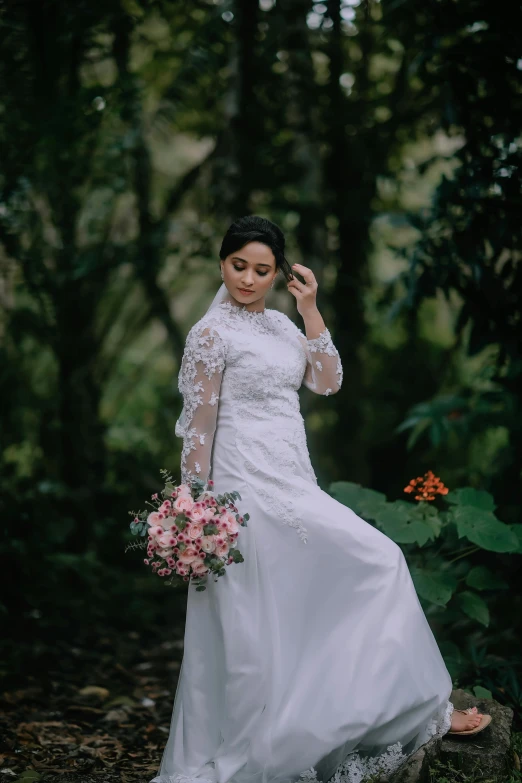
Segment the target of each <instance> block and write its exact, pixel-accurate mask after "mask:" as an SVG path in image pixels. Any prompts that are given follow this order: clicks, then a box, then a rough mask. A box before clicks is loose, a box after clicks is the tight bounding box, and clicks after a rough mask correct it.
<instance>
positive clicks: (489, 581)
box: [466, 566, 508, 590]
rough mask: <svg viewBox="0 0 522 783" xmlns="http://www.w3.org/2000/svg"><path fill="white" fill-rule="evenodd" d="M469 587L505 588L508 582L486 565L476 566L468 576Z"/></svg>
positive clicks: (476, 588) (482, 588)
mask: <svg viewBox="0 0 522 783" xmlns="http://www.w3.org/2000/svg"><path fill="white" fill-rule="evenodd" d="M466 584H467V585H468V587H474V588H475V590H504V589H505V588H506V587H507V586H508V584H507V582H505V581H504V580H503V579H501V578H500V577H498V576H495V574H494V573H493V572H492V571H490V570H489V568H486V566H475V567H474V568H472V569H471V571H470V572H469V573H468V575H467V577H466Z"/></svg>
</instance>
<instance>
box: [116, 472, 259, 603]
mask: <svg viewBox="0 0 522 783" xmlns="http://www.w3.org/2000/svg"><path fill="white" fill-rule="evenodd" d="M161 473H162V475H163V478H164V487H163V489H162V490H161V492H159V493H155V494H154V495H152V498H151V500H152V502H150V501H147V505H148V506H150V507H151V508H152V510H151V511H139V512H137V513H136V512H134V511H129V514H131V515H132V516H133V517H134V518H133V520H132V522H131V523H130V529H131V532H132V533H133V535H135V536H137V535H140V536H143V537H144V536H148V541H147V542H145V541H143V542H141V541H140V542H136V543H132V544H129V545H128V546H127V548H126V549H125V551H127V550H128V549H146V550H147V557H146V558H145V559H144V561H143V562H144V563H145V565H146V566H150V568H151V569H152V572H153V573H155V574H157V575H158V576H160V577H169V579H168V580H167V584H171V585H176V584H180V583H181V582H182V581H184V582H188V581H189V580H192V582H193V583H194V584H196V585H197V587H196V590H205V589H206V588H205V585H204V583H205V582H206V578H207V577H208V575H209V574H214V575H215V577H216V578H215V580H214V581H217V577H219V576H223V575H224V573H225V566H226V565H230V564H231V563H242V562H243V560H244V558H243V555H242V554H241V552H240V551H239V549H237V547H236V546H235V543H236V540H237V537H238V535H239V529H240V527H241V526H243V527H246V524H247V521H248V519H249V515H248V514H244V515H243V516H241V515H240V514H239V513H238V509H237V507H236V506H235V504H234V501H235V500H237V499H239V500H241V495H240V494H239V492H226V493H225V494H223V495H216V494H215V493H214V491H213V490H212V487H213V486H214V483H213V482H212V481H208V482H207V484H208V489H205V484H204V482H203V481H201V480H200V479H198V478H195V479H193V480H192V481H191V484H190V485H189V484H179V485H176V484H175V483H174V482H173V480H172V476H171V475H170V474H169V473H168V472H167V471H166V470H162V471H161Z"/></svg>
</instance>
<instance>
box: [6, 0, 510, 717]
mask: <svg viewBox="0 0 522 783" xmlns="http://www.w3.org/2000/svg"><path fill="white" fill-rule="evenodd" d="M498 10H499V9H498V6H496V5H495V4H491V3H490V2H487V0H469V2H466V3H458V2H456V1H455V0H432V1H431V2H428V3H415V2H406V1H405V0H381V2H377V0H373V2H367V3H360V2H359V0H324V2H311V0H277V1H276V0H191V2H189V3H187V2H178V0H170V2H163V1H162V0H150V2H144V1H143V2H140V0H103V2H102V1H101V0H89V2H85V1H84V0H76V2H75V3H73V4H71V3H66V2H64V0H53V1H52V2H44V3H39V2H26V3H23V2H4V3H3V4H2V7H1V9H0V30H1V33H2V54H1V62H0V82H1V84H2V96H1V98H0V143H1V148H2V155H1V163H0V399H1V410H0V421H1V433H0V437H1V442H0V515H1V520H2V525H1V538H0V553H1V558H2V567H1V568H2V570H1V573H2V579H3V582H4V587H3V589H2V594H1V595H0V612H1V618H0V619H1V621H2V626H3V630H4V633H3V643H2V648H1V650H0V656H1V660H0V669H1V674H2V675H3V676H5V677H8V678H9V679H10V681H11V682H16V681H18V680H23V678H24V673H25V672H26V671H27V666H28V665H29V664H30V665H31V666H33V667H37V668H42V667H43V669H45V667H47V666H50V665H52V663H53V662H54V661H55V660H56V658H57V657H60V656H62V655H63V654H64V650H69V649H71V645H72V646H73V648H74V649H78V648H79V647H81V646H82V645H83V646H84V647H85V646H89V645H91V644H92V645H96V644H97V643H98V641H99V639H100V638H102V637H104V636H106V635H107V634H109V636H111V635H114V636H119V637H121V638H123V637H126V635H127V637H128V638H130V639H131V640H134V642H132V643H133V644H135V645H136V646H137V645H138V644H139V646H140V647H146V646H147V644H148V643H149V641H150V640H154V639H157V638H160V637H161V636H162V634H163V635H164V636H168V634H169V629H170V628H173V627H177V628H178V629H182V625H183V613H184V604H185V599H186V592H185V591H184V590H183V589H180V590H168V589H167V588H166V587H165V586H164V585H162V584H161V583H160V582H161V580H160V579H159V578H158V579H156V578H153V577H152V576H151V575H150V574H149V573H148V572H147V570H146V569H145V567H144V566H143V565H142V564H141V562H140V558H139V557H138V556H136V553H135V552H132V551H131V552H128V553H127V554H124V548H125V544H126V542H127V541H129V540H130V539H131V538H132V536H131V535H130V532H129V521H130V517H129V516H128V511H129V510H130V509H136V508H142V507H143V504H144V499H145V498H147V497H149V496H150V494H151V493H152V492H154V491H156V490H157V489H158V488H159V486H160V485H161V481H160V473H159V471H160V469H161V468H165V469H168V470H170V471H171V472H172V473H173V475H174V476H176V475H178V473H179V457H180V441H179V439H177V438H176V437H175V435H174V425H175V421H176V418H177V416H178V414H179V412H180V409H181V399H180V396H179V393H178V390H177V371H178V367H179V363H180V360H181V356H182V352H183V345H184V339H185V336H186V333H187V331H188V329H189V328H190V326H191V325H192V324H193V323H194V322H195V321H196V320H197V319H198V318H199V317H200V316H201V315H202V314H203V313H204V311H205V310H206V308H207V306H208V304H209V302H210V300H211V298H212V297H213V295H214V293H215V291H216V290H217V288H218V286H219V284H220V282H221V281H220V276H219V264H218V249H219V245H220V242H221V238H222V236H223V234H224V232H225V231H226V229H227V227H228V225H229V224H230V223H231V222H232V221H233V220H234V219H236V218H237V217H240V216H242V215H246V214H251V213H253V214H259V215H263V216H266V217H268V218H270V219H272V220H274V221H275V222H276V223H278V224H279V225H280V226H281V227H282V228H283V230H284V231H285V233H286V235H287V241H288V253H287V256H288V258H289V260H290V262H291V263H292V262H294V261H299V262H300V263H303V264H305V265H307V266H309V267H311V268H312V269H313V271H314V273H315V275H316V277H317V279H318V281H319V307H320V310H321V312H322V314H323V316H324V318H325V321H326V323H327V325H328V326H329V327H330V329H331V332H332V335H333V338H334V342H335V344H336V346H337V347H338V349H339V351H340V354H341V357H342V361H343V366H344V378H345V380H344V384H343V387H342V389H341V391H340V392H339V393H338V394H336V395H333V396H331V397H328V398H320V397H318V396H317V395H313V394H312V393H310V392H309V391H307V390H305V389H303V390H302V392H301V395H302V397H301V401H302V409H303V414H304V417H305V422H306V427H307V432H308V438H309V446H310V451H311V457H312V462H313V464H314V467H315V468H316V473H317V475H318V479H319V483H320V485H321V486H322V487H323V488H324V489H325V490H327V491H330V492H332V494H334V496H336V497H338V498H339V499H340V500H341V501H342V502H346V503H347V504H348V505H350V506H351V507H352V508H354V509H355V510H356V511H357V512H358V513H360V514H361V515H362V516H364V517H365V518H366V519H368V521H370V522H371V523H372V524H377V525H378V526H379V527H380V528H381V529H383V530H384V531H385V532H386V533H387V534H388V535H391V537H392V538H394V539H395V540H396V541H397V542H398V543H400V544H401V546H403V549H404V551H405V553H406V556H407V558H408V561H409V563H410V567H411V569H412V574H413V575H414V581H415V584H416V587H417V590H418V593H419V596H420V598H421V601H422V603H423V606H424V608H425V611H426V613H427V615H428V619H429V620H430V623H431V625H432V627H433V629H434V632H435V634H436V637H437V640H438V642H439V644H440V645H441V649H442V651H443V654H444V656H445V659H446V661H447V664H448V667H449V668H450V671H451V673H452V676H453V678H454V682H455V684H456V685H461V686H463V687H466V688H468V689H470V690H475V692H476V693H477V694H483V695H484V693H492V694H493V695H494V696H495V698H497V699H499V700H500V701H502V702H503V703H507V704H509V705H510V706H512V707H513V708H514V709H515V710H516V711H517V714H518V715H520V710H521V709H522V680H521V674H520V672H521V653H520V634H521V624H522V620H521V618H522V599H521V593H520V588H519V584H518V569H519V568H520V562H521V560H520V555H521V553H522V534H521V530H522V510H521V509H522V505H521V481H520V478H521V467H522V350H521V342H522V319H521V315H522V264H521V252H522V220H521V219H520V215H521V209H522V196H521V193H522V189H521V183H522V168H521V163H522V33H521V31H522V23H521V22H522V19H521V11H520V6H519V4H518V3H514V2H510V0H507V1H506V2H505V3H503V4H502V13H498ZM267 304H268V306H269V307H275V308H277V309H281V310H283V311H284V312H286V313H288V314H289V315H290V317H292V318H293V319H294V320H295V321H296V323H298V325H300V319H299V315H298V313H297V311H296V309H295V303H294V302H293V299H292V298H291V297H290V296H289V295H288V293H287V291H286V288H285V286H284V285H283V284H281V283H280V284H279V287H276V288H275V289H274V291H273V292H272V293H271V294H270V301H269V302H267ZM428 470H433V471H434V472H435V474H436V475H437V476H439V477H440V478H441V479H442V481H443V482H444V484H445V486H446V487H448V488H449V494H448V495H447V496H440V497H437V499H436V500H435V501H433V502H417V501H415V500H413V499H412V497H411V496H408V495H405V493H404V488H405V486H407V485H408V482H409V481H410V479H412V478H415V477H417V476H423V475H424V473H425V472H426V471H428ZM234 567H239V566H234ZM317 578H318V579H321V574H319V573H318V574H317ZM347 600H349V598H348V597H347ZM150 643H151V644H152V641H150Z"/></svg>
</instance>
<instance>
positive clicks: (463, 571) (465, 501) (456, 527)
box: [329, 481, 522, 626]
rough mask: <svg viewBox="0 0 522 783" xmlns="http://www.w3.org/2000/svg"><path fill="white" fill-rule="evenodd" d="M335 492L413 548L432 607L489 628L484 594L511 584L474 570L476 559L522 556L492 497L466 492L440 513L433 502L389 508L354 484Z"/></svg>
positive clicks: (421, 589)
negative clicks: (496, 555) (494, 554)
mask: <svg viewBox="0 0 522 783" xmlns="http://www.w3.org/2000/svg"><path fill="white" fill-rule="evenodd" d="M329 491H330V493H331V494H332V496H333V497H334V498H336V500H338V501H339V502H341V503H344V504H345V505H347V506H349V507H350V508H351V509H352V510H353V511H355V513H357V514H358V515H360V516H361V517H363V519H366V520H367V521H368V522H371V523H373V524H375V525H376V527H378V528H379V529H380V530H381V531H382V532H383V533H385V535H387V536H389V537H390V538H391V539H392V540H393V541H395V542H396V543H397V544H404V545H409V547H408V548H407V549H406V553H407V556H408V559H409V562H410V566H411V575H412V579H413V582H414V584H415V588H416V590H417V593H418V594H419V597H420V598H421V599H423V600H424V601H425V602H426V603H427V604H428V605H429V604H433V605H435V606H437V607H446V606H447V605H448V604H450V605H451V608H452V611H453V612H454V613H455V614H456V618H455V623H456V624H458V622H459V613H460V616H461V617H462V615H464V616H465V617H467V618H470V619H471V620H473V621H476V622H478V623H480V624H482V625H483V626H488V625H489V623H490V612H489V608H488V605H487V603H486V601H485V600H484V598H483V597H482V596H481V595H479V592H485V591H492V592H493V591H497V590H502V589H505V588H506V587H507V584H506V582H505V581H504V579H502V577H501V576H500V575H499V574H498V573H495V572H493V571H491V570H490V568H488V567H486V566H484V565H473V557H474V556H476V555H477V553H478V552H480V551H481V550H484V551H485V552H504V553H509V554H511V555H516V554H520V553H521V552H522V550H521V549H520V543H519V539H518V537H517V536H516V535H515V534H514V533H513V531H512V529H511V527H510V526H509V525H506V524H504V523H503V522H501V521H500V520H499V519H497V517H496V516H495V513H494V511H495V508H496V506H495V502H494V499H493V497H492V496H491V495H490V494H489V493H488V492H484V491H477V490H475V489H473V488H472V487H462V488H460V489H456V490H454V491H453V492H451V493H448V494H447V495H445V496H443V498H444V501H443V502H444V503H445V506H444V507H442V505H441V506H440V507H439V506H437V505H435V503H431V502H418V503H411V502H405V501H403V500H395V501H392V502H389V501H388V500H387V499H386V497H385V496H384V495H383V494H382V493H378V492H373V491H371V490H368V489H366V488H364V487H361V486H359V485H357V484H353V483H350V482H342V481H341V482H333V483H332V484H331V485H330V487H329ZM448 506H449V508H448ZM455 534H456V535H455ZM461 539H467V541H464V542H462V543H461ZM468 542H469V543H468ZM455 543H457V547H456V549H455ZM435 545H436V546H437V549H436V551H433V548H434V546H435ZM470 588H471V589H470ZM450 602H451V603H450Z"/></svg>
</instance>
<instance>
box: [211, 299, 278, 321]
mask: <svg viewBox="0 0 522 783" xmlns="http://www.w3.org/2000/svg"><path fill="white" fill-rule="evenodd" d="M219 307H224V308H225V309H226V310H228V311H229V312H231V313H238V314H239V313H244V314H245V315H247V316H253V317H255V318H262V317H263V316H266V315H267V313H268V312H269V309H268V308H266V307H265V308H264V309H263V310H247V309H246V305H235V304H232V302H221V304H220V305H219Z"/></svg>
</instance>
